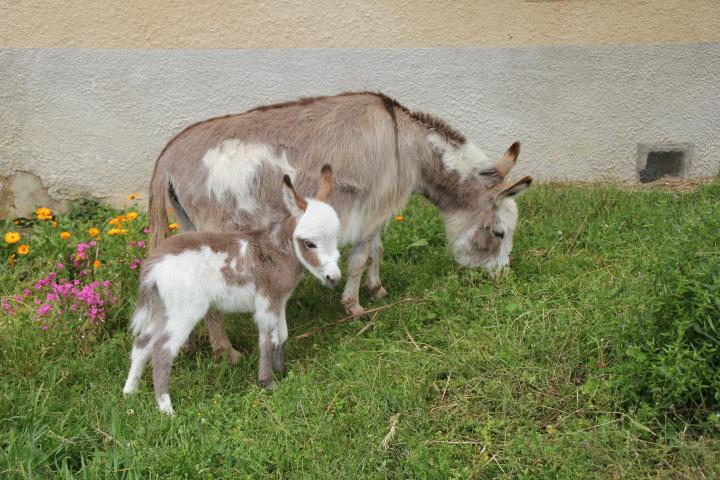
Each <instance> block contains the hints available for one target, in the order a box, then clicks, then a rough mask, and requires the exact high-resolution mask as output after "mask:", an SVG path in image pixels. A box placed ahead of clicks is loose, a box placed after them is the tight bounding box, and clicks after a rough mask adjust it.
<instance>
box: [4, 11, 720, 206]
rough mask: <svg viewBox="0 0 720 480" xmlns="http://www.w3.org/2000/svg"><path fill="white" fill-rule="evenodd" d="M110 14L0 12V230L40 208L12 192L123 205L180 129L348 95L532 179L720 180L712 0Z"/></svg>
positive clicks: (718, 65) (718, 46) (719, 32)
mask: <svg viewBox="0 0 720 480" xmlns="http://www.w3.org/2000/svg"><path fill="white" fill-rule="evenodd" d="M120 5H121V4H120V3H112V2H111V3H107V2H103V3H102V6H100V3H96V2H86V1H80V0H70V1H67V2H63V3H62V5H60V4H58V5H56V6H52V4H51V3H49V2H38V1H26V2H7V1H6V2H5V3H2V4H0V8H2V12H0V72H2V74H1V75H0V168H1V170H0V203H3V205H0V216H1V215H3V213H5V214H7V212H8V210H9V208H11V207H13V205H11V204H14V206H15V207H19V208H20V209H21V210H22V209H25V210H26V211H27V209H29V208H31V207H32V205H29V202H31V200H27V199H28V198H30V199H33V198H34V199H37V198H45V197H44V196H43V195H44V192H41V193H42V194H41V195H40V196H38V195H26V194H24V195H20V193H22V192H17V191H15V190H13V188H16V189H17V188H21V187H17V185H31V184H32V185H42V187H43V189H47V190H48V192H47V193H48V194H49V195H50V197H52V198H54V199H65V198H75V197H78V196H94V197H98V198H104V199H107V200H110V201H113V202H121V201H122V199H124V198H125V196H126V195H127V194H128V193H130V192H134V191H144V190H146V188H147V183H148V181H149V178H150V173H151V171H152V166H153V162H154V159H155V157H156V156H157V154H158V153H159V151H160V150H161V149H162V147H163V145H164V144H165V143H166V142H167V140H169V138H171V136H172V135H173V134H175V133H177V132H178V131H179V130H180V129H182V128H183V127H184V126H186V125H187V124H188V123H190V122H193V121H196V120H201V119H203V118H207V117H210V116H215V115H222V114H226V113H234V112H240V111H243V110H245V109H247V108H250V107H253V106H255V105H258V104H266V103H269V102H275V101H283V100H289V99H293V98H296V97H298V96H304V95H323V94H334V93H338V92H341V91H345V90H360V89H363V90H364V89H370V90H382V91H383V92H385V93H387V94H389V95H391V96H394V97H396V98H397V99H398V100H400V101H401V102H402V103H404V104H406V105H407V106H408V107H410V108H413V109H418V110H424V111H428V112H430V113H433V114H436V115H438V116H440V117H441V118H444V119H445V120H447V121H448V122H449V123H451V124H452V125H454V126H456V127H457V128H459V129H461V130H462V131H463V132H465V133H466V134H467V136H468V137H469V138H471V139H472V140H473V141H475V142H476V143H477V144H479V145H480V146H481V147H483V148H484V149H485V150H486V152H487V153H488V154H490V155H497V154H499V153H500V152H501V151H502V150H503V149H504V148H505V147H507V145H508V144H509V143H510V142H511V141H512V140H515V139H519V140H521V141H522V142H523V151H522V154H521V158H520V164H519V168H518V174H521V173H527V174H532V175H534V176H536V177H537V178H539V179H542V180H550V179H553V180H562V179H567V180H620V181H627V180H636V179H637V173H636V170H637V168H636V157H637V150H638V144H640V143H651V144H655V143H663V144H676V143H677V144H687V145H689V146H690V147H691V154H692V158H691V164H690V166H689V170H688V175H689V176H709V175H714V174H716V173H717V172H718V170H719V169H720V140H718V138H717V137H718V135H717V132H718V131H719V130H720V128H719V127H720V109H718V108H716V107H717V98H718V97H719V96H720V62H719V61H718V60H719V59H720V2H715V1H697V2H692V8H688V3H686V2H677V1H675V2H671V1H667V0H657V1H653V2H641V1H635V2H628V1H624V2H618V1H602V0H599V1H562V0H561V1H554V2H547V1H534V2H528V1H525V2H524V1H508V2H494V1H493V2H489V1H487V2H486V1H482V2H470V1H467V2H466V1H461V2H455V3H453V8H452V9H438V8H437V7H436V6H435V5H436V3H435V2H433V3H430V2H410V1H400V2H374V3H368V2H356V3H353V4H350V5H349V6H346V7H344V8H341V9H337V8H330V7H331V5H330V3H329V2H320V3H312V4H310V3H305V2H299V1H287V2H274V3H273V2H271V3H270V4H268V3H263V4H262V5H257V4H256V3H248V4H246V5H241V6H239V7H237V6H232V5H235V3H234V2H233V3H229V2H214V3H213V4H212V6H207V5H203V6H198V5H199V3H198V2H193V3H175V2H173V3H172V4H170V3H168V2H134V1H131V2H126V3H125V4H123V5H124V6H122V7H121V6H120ZM310 5H312V7H311V6H310ZM497 45H499V46H497ZM289 46H292V47H320V46H332V47H337V46H351V47H375V46H380V47H388V46H392V47H396V48H272V47H289ZM424 46H432V47H437V46H442V48H404V47H424ZM85 47H89V48H85ZM156 47H157V48H156ZM160 47H161V48H160ZM198 47H207V48H198ZM240 47H245V48H240ZM248 47H258V48H248ZM401 47H403V48H401ZM15 172H26V174H23V179H19V177H17V176H13V174H14V173H15ZM33 176H36V177H37V178H34V177H33ZM31 177H32V178H31ZM20 180H22V181H20ZM22 188H25V187H22ZM23 199H25V200H23Z"/></svg>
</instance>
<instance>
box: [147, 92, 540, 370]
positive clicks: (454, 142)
mask: <svg viewBox="0 0 720 480" xmlns="http://www.w3.org/2000/svg"><path fill="white" fill-rule="evenodd" d="M519 150H520V148H519V144H518V143H514V144H513V145H511V146H510V148H509V149H508V150H507V152H505V155H504V156H503V157H502V158H501V159H500V160H498V161H497V162H493V161H491V160H489V159H488V157H487V156H486V155H485V154H484V153H483V152H482V151H481V150H480V149H479V148H478V147H477V146H476V145H474V144H473V143H472V142H469V141H467V140H466V138H465V137H464V136H463V135H462V134H461V133H459V132H457V131H456V130H454V129H452V128H451V127H449V126H448V125H447V124H445V123H444V122H442V121H441V120H438V119H436V118H434V117H432V116H430V115H427V114H424V113H420V112H413V111H410V110H409V109H407V108H405V107H404V106H402V105H401V104H399V103H398V102H396V101H395V100H393V99H391V98H389V97H387V96H385V95H383V94H380V93H369V92H354V93H345V94H341V95H337V96H332V97H315V98H305V99H301V100H298V101H295V102H289V103H284V104H277V105H270V106H266V107H259V108H255V109H253V110H250V111H248V112H245V113H241V114H238V115H228V116H225V117H219V118H213V119H209V120H206V121H203V122H199V123H196V124H194V125H191V126H189V127H188V128H186V129H185V130H184V131H182V132H181V133H180V134H178V135H177V136H176V137H175V138H173V139H172V140H171V141H170V142H169V143H168V144H167V145H166V146H165V148H164V149H163V151H162V153H161V154H160V156H159V158H158V160H157V163H156V165H155V171H154V174H153V178H152V182H151V187H150V207H149V210H150V222H151V230H152V238H153V243H157V242H158V241H159V240H160V239H162V238H164V237H165V236H167V235H168V230H167V214H166V207H167V206H168V203H169V204H170V205H172V207H173V209H174V211H175V213H176V215H177V216H178V218H179V220H180V221H181V223H182V225H183V227H184V228H186V229H189V230H198V231H224V230H231V229H235V228H238V227H242V228H245V227H246V226H247V225H258V224H259V225H262V223H263V222H266V221H268V219H272V218H273V217H274V216H276V215H277V214H278V212H282V210H283V205H282V200H281V196H280V195H279V194H278V192H277V187H276V183H275V181H274V180H273V179H275V178H277V175H278V174H279V173H281V172H282V173H285V174H289V175H290V176H291V177H292V178H293V182H294V183H295V184H296V186H297V188H298V191H299V192H301V193H303V192H305V193H307V192H309V191H311V190H312V188H313V184H314V182H313V179H314V175H315V172H316V171H317V169H318V168H319V166H320V165H322V164H323V163H330V164H331V165H332V167H333V171H334V175H335V187H336V188H335V190H334V192H333V194H332V196H331V197H330V199H329V203H330V204H331V205H332V206H333V207H334V208H335V210H336V211H337V213H338V216H339V217H340V221H341V225H342V227H341V235H340V243H341V244H350V245H352V248H351V250H350V253H349V256H348V260H347V277H348V279H347V283H346V285H345V289H344V292H343V297H342V298H343V303H344V304H345V307H346V308H347V310H348V311H349V312H351V313H354V314H357V313H360V312H362V307H361V306H360V304H359V302H358V292H359V288H360V279H361V277H362V274H363V271H364V270H365V267H366V265H367V276H366V282H365V285H366V287H367V288H368V289H369V291H370V292H371V293H372V295H373V297H375V298H381V297H383V296H384V295H386V294H387V292H386V291H385V289H384V288H383V286H382V284H381V281H380V271H379V268H380V258H381V256H382V242H381V239H380V232H381V229H382V227H383V225H384V223H385V222H386V220H387V219H388V218H389V217H390V216H391V215H392V214H393V213H394V212H397V211H399V210H400V209H402V208H403V207H404V205H405V203H406V202H407V200H408V198H409V197H410V195H411V194H413V193H418V194H421V195H423V196H425V197H427V198H428V199H429V200H430V201H431V202H433V203H434V204H435V205H437V206H438V208H439V209H440V210H441V213H442V214H443V216H444V219H445V224H446V232H447V235H448V239H449V242H450V244H451V246H452V248H453V251H454V253H455V258H456V260H457V261H458V262H459V263H461V264H464V265H467V266H470V267H483V268H485V269H487V270H488V272H490V273H491V274H495V273H496V272H497V271H499V270H502V269H503V268H505V267H507V266H508V265H509V254H510V250H511V248H512V237H513V232H514V230H515V226H516V223H517V208H516V206H515V203H514V201H513V200H512V199H511V198H510V197H512V196H513V195H515V194H517V193H519V192H520V191H522V190H523V189H524V188H526V187H527V186H529V185H530V182H531V179H530V178H529V177H526V178H524V179H522V180H520V181H519V182H516V183H514V184H506V183H505V182H504V178H505V176H506V175H507V174H508V172H509V171H510V169H511V168H512V167H513V166H514V165H515V162H516V159H517V156H518V153H519ZM207 326H208V330H209V332H210V337H211V341H212V342H213V348H214V349H215V350H216V353H225V354H227V355H229V357H230V359H231V361H232V360H233V359H234V358H238V357H239V355H238V354H237V352H235V351H234V350H233V349H232V346H231V345H230V342H229V341H228V339H227V335H226V334H225V332H224V330H223V328H222V323H221V320H220V318H219V317H217V316H209V317H208V318H207Z"/></svg>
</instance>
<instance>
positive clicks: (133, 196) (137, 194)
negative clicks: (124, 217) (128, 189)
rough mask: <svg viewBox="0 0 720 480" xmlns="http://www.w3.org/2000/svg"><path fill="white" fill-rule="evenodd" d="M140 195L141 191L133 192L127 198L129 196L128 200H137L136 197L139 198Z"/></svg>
mask: <svg viewBox="0 0 720 480" xmlns="http://www.w3.org/2000/svg"><path fill="white" fill-rule="evenodd" d="M139 196H140V194H139V193H131V194H130V195H128V197H127V198H128V200H135V199H136V198H138V197H139Z"/></svg>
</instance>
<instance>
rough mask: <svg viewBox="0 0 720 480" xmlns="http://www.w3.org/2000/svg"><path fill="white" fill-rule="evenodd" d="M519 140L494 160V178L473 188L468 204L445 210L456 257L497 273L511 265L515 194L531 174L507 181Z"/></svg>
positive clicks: (516, 154)
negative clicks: (490, 181) (488, 182)
mask: <svg viewBox="0 0 720 480" xmlns="http://www.w3.org/2000/svg"><path fill="white" fill-rule="evenodd" d="M519 153H520V144H519V143H513V144H512V145H511V146H510V148H509V149H508V150H507V152H505V155H504V156H503V157H502V158H501V159H500V160H499V161H497V162H496V163H495V168H494V169H492V170H493V172H491V175H486V177H487V176H489V177H494V178H495V180H494V181H493V182H492V183H491V184H489V185H487V186H480V187H479V188H478V189H474V190H473V193H474V198H472V199H471V200H470V201H469V203H468V205H467V206H465V207H463V208H459V209H453V210H451V211H447V212H445V228H446V231H447V235H448V239H449V240H450V243H451V245H452V249H453V252H454V254H455V260H456V261H457V262H458V263H460V264H461V265H465V266H468V267H473V268H477V267H483V268H484V269H485V270H486V271H487V272H488V273H489V274H490V276H491V277H495V276H497V275H498V274H500V273H501V272H503V271H504V269H505V268H506V267H508V266H509V265H510V251H511V250H512V245H513V234H514V233H515V227H516V226H517V219H518V213H517V205H516V204H515V200H514V199H513V197H515V196H516V195H518V194H519V193H521V192H523V191H524V190H525V189H527V188H528V187H529V186H530V184H531V183H532V178H530V177H525V178H523V179H521V180H518V181H516V182H512V183H509V182H505V181H504V178H505V176H506V175H507V174H508V173H509V172H510V170H511V169H512V168H513V167H514V166H515V162H516V161H517V157H518V154H519Z"/></svg>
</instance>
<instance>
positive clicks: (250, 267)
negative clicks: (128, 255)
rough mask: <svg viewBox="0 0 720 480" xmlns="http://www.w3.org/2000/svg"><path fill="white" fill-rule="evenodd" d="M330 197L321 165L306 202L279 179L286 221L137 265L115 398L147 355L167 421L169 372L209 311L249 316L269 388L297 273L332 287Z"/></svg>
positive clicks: (278, 366) (168, 248)
mask: <svg viewBox="0 0 720 480" xmlns="http://www.w3.org/2000/svg"><path fill="white" fill-rule="evenodd" d="M331 192H332V171H331V169H330V166H329V165H325V166H324V167H323V168H322V171H321V173H320V188H319V190H318V193H317V195H316V196H315V198H314V199H311V198H303V197H301V196H300V195H298V193H297V192H296V191H295V189H294V188H293V185H292V183H291V181H290V177H289V176H287V175H285V177H284V178H283V185H282V193H283V200H284V201H285V205H286V207H287V209H288V211H289V213H290V215H287V216H285V217H283V218H279V219H276V221H274V222H272V223H270V225H269V226H268V227H266V228H264V229H262V230H258V231H253V232H234V233H197V232H187V233H182V234H180V235H176V236H174V237H170V238H168V239H167V240H165V241H164V242H163V243H162V244H160V245H159V246H158V247H157V249H155V251H154V252H152V254H151V255H150V256H149V257H148V259H147V260H146V261H145V263H144V265H143V269H142V273H141V277H140V278H141V280H140V291H139V293H138V302H137V307H136V310H135V313H134V315H133V317H132V321H131V329H132V332H133V334H134V335H135V337H136V338H135V344H134V345H133V348H132V353H131V355H130V360H131V365H130V372H129V373H128V378H127V381H126V382H125V388H124V389H123V393H125V395H127V394H130V393H134V392H135V391H136V390H137V388H138V382H139V380H140V377H141V375H142V372H143V369H144V368H145V364H146V363H147V361H148V359H149V357H150V356H151V355H152V364H153V383H154V386H155V399H156V400H157V404H158V407H159V409H160V411H162V412H165V413H168V414H172V413H173V408H172V403H171V401H170V394H169V390H168V383H169V377H170V367H171V365H172V362H173V359H174V358H175V356H176V355H177V353H178V351H179V350H180V347H181V346H182V345H183V343H185V341H186V340H187V338H188V336H189V335H190V332H191V331H192V329H193V327H194V326H195V325H196V324H197V323H198V322H199V321H200V320H201V319H202V318H203V317H204V316H205V314H206V313H207V311H208V309H210V308H217V309H218V310H221V311H224V312H251V313H253V314H254V318H255V323H256V324H257V327H258V330H259V344H260V362H259V363H260V365H259V374H258V380H259V382H260V383H261V384H262V385H264V386H265V387H267V388H273V387H274V386H275V384H274V381H273V370H274V371H276V372H282V371H284V370H285V360H284V358H283V343H284V342H285V340H287V337H288V329H287V323H286V321H285V304H286V303H287V301H288V298H290V295H291V294H292V292H293V290H294V289H295V287H296V286H297V284H298V282H299V281H300V278H301V277H302V273H303V267H305V268H306V269H307V270H308V271H310V273H312V274H313V275H315V276H316V277H317V278H318V279H320V281H321V282H323V283H324V284H325V285H327V286H329V287H332V286H335V285H336V284H337V282H338V281H339V280H340V268H339V267H338V259H339V258H340V253H339V252H338V249H337V239H338V235H339V233H340V220H339V219H338V216H337V214H336V213H335V210H333V208H332V207H331V206H330V205H328V204H327V203H325V201H326V200H327V199H328V197H329V196H330V193H331Z"/></svg>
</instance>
